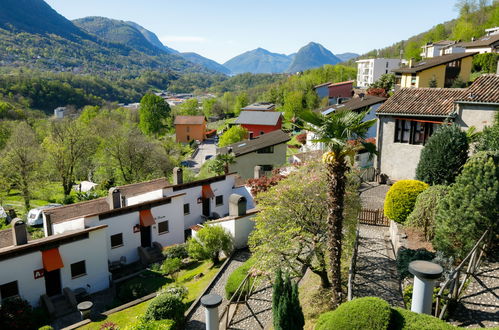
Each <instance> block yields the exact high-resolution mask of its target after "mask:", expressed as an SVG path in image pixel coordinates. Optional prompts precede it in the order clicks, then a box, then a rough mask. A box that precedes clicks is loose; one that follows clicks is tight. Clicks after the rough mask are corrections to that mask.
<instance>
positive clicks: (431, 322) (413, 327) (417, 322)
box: [390, 307, 455, 330]
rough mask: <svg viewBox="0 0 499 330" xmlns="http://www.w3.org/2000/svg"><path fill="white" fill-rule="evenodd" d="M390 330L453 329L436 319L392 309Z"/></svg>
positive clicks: (396, 308)
mask: <svg viewBox="0 0 499 330" xmlns="http://www.w3.org/2000/svg"><path fill="white" fill-rule="evenodd" d="M390 329H394V330H447V329H455V328H454V327H453V326H452V325H450V324H448V323H446V322H445V321H442V320H440V319H438V318H436V317H433V316H430V315H426V314H418V313H414V312H411V311H410V310H407V309H403V308H399V307H394V308H392V321H391V324H390Z"/></svg>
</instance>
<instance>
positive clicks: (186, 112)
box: [175, 98, 200, 116]
mask: <svg viewBox="0 0 499 330" xmlns="http://www.w3.org/2000/svg"><path fill="white" fill-rule="evenodd" d="M175 113H176V114H177V115H183V116H198V115H199V114H200V109H199V102H198V100H197V99H196V98H191V99H188V100H187V101H185V102H184V103H182V104H179V105H177V106H176V107H175Z"/></svg>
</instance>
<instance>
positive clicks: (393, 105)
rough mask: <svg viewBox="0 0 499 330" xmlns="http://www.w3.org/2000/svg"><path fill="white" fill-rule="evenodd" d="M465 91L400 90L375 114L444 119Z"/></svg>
mask: <svg viewBox="0 0 499 330" xmlns="http://www.w3.org/2000/svg"><path fill="white" fill-rule="evenodd" d="M466 91H467V89H466V88H402V89H401V90H399V91H398V92H396V93H395V94H393V96H392V97H390V98H388V100H386V102H385V103H383V104H382V105H381V106H380V107H379V108H378V110H377V111H376V113H377V114H402V115H419V116H430V117H431V116H438V117H446V116H448V115H449V114H451V113H452V112H453V111H454V101H455V100H457V99H458V98H462V97H463V96H464V95H466Z"/></svg>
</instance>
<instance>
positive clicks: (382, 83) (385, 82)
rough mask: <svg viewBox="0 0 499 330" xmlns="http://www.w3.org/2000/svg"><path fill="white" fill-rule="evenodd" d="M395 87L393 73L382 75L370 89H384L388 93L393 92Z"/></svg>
mask: <svg viewBox="0 0 499 330" xmlns="http://www.w3.org/2000/svg"><path fill="white" fill-rule="evenodd" d="M394 85H395V75H394V74H393V73H386V74H383V75H381V77H379V79H378V80H376V81H375V82H374V83H372V84H371V86H369V88H383V89H384V90H385V91H386V92H389V91H391V90H392V88H393V86H394Z"/></svg>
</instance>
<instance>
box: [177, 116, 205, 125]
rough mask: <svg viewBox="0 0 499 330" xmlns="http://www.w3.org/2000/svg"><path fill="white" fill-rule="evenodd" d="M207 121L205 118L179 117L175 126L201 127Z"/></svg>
mask: <svg viewBox="0 0 499 330" xmlns="http://www.w3.org/2000/svg"><path fill="white" fill-rule="evenodd" d="M205 121H206V118H204V116H177V117H175V122H174V124H175V125H201V124H203V123H204V122H205Z"/></svg>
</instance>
